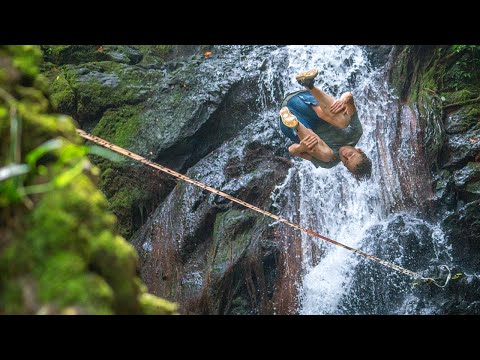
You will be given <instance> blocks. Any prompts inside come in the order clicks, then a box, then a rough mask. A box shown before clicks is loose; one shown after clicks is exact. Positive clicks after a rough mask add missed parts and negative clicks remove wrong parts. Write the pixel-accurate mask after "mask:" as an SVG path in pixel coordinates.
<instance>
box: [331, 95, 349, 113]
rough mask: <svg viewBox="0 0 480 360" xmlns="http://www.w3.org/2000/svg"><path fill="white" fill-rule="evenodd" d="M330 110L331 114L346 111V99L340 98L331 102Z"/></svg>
mask: <svg viewBox="0 0 480 360" xmlns="http://www.w3.org/2000/svg"><path fill="white" fill-rule="evenodd" d="M330 111H331V112H332V113H333V114H338V113H339V112H342V111H347V101H346V99H343V98H340V99H337V100H335V101H334V102H333V104H332V106H330Z"/></svg>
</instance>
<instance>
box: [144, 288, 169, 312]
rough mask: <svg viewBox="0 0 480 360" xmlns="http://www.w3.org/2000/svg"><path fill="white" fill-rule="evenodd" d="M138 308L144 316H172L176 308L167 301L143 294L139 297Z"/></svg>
mask: <svg viewBox="0 0 480 360" xmlns="http://www.w3.org/2000/svg"><path fill="white" fill-rule="evenodd" d="M140 306H141V308H142V312H143V313H144V314H146V315H174V314H177V306H176V305H175V304H173V303H171V302H169V301H166V300H163V299H159V298H157V297H156V296H152V295H150V294H147V293H144V294H142V295H141V296H140Z"/></svg>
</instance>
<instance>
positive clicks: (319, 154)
mask: <svg viewBox="0 0 480 360" xmlns="http://www.w3.org/2000/svg"><path fill="white" fill-rule="evenodd" d="M295 131H296V132H297V135H298V137H299V139H300V145H299V146H303V145H302V141H303V140H305V139H306V138H307V137H308V136H314V137H315V138H316V139H317V144H316V145H315V146H314V147H313V149H312V150H309V149H308V150H306V148H305V147H302V148H298V147H296V148H295V150H297V152H298V151H299V150H300V149H302V150H306V151H304V152H306V153H308V154H310V155H311V156H313V157H314V158H316V159H318V160H321V161H325V162H328V161H331V160H332V157H333V151H332V149H330V147H329V146H328V145H327V144H326V143H325V142H324V141H323V140H322V139H321V138H320V137H319V136H318V135H317V134H315V133H314V132H313V131H312V130H311V129H307V128H306V127H305V126H304V125H303V124H302V123H301V122H299V123H298V125H297V127H296V128H295ZM294 145H296V144H294ZM289 150H290V149H289ZM290 153H291V154H293V155H296V156H301V155H297V154H294V153H292V152H291V151H290ZM301 157H303V156H301ZM303 158H304V159H305V157H303ZM307 160H310V159H307Z"/></svg>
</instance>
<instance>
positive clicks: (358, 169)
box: [351, 149, 372, 181]
mask: <svg viewBox="0 0 480 360" xmlns="http://www.w3.org/2000/svg"><path fill="white" fill-rule="evenodd" d="M357 150H358V152H359V153H360V155H362V161H361V162H359V163H358V165H357V166H355V168H354V169H352V171H351V173H352V174H353V176H354V177H355V179H357V180H359V181H363V180H368V179H370V177H371V176H372V161H371V160H370V159H369V158H368V157H367V155H366V154H365V153H364V152H363V151H362V150H360V149H357Z"/></svg>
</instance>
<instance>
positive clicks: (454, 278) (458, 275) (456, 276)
mask: <svg viewBox="0 0 480 360" xmlns="http://www.w3.org/2000/svg"><path fill="white" fill-rule="evenodd" d="M462 275H463V273H456V274H455V275H453V276H452V280H457V279H458V278H459V277H461V276H462Z"/></svg>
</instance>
